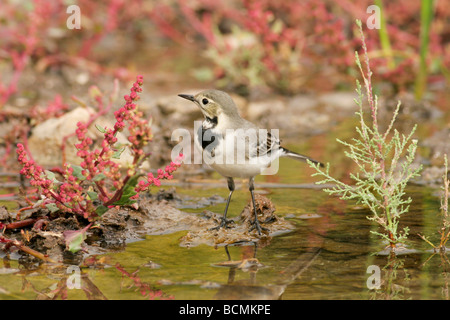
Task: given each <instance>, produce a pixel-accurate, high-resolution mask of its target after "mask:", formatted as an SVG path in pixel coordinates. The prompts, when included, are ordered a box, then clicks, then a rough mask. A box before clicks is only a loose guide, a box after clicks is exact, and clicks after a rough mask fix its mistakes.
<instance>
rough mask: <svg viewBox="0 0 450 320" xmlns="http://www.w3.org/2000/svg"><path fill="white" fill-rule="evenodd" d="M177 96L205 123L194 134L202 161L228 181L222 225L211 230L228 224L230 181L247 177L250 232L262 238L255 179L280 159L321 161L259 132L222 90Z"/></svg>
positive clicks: (274, 136)
mask: <svg viewBox="0 0 450 320" xmlns="http://www.w3.org/2000/svg"><path fill="white" fill-rule="evenodd" d="M178 96H180V97H182V98H184V99H187V100H190V101H192V102H194V103H195V104H196V105H197V106H199V107H200V110H201V111H202V113H203V115H204V116H205V120H204V121H203V123H202V126H201V127H200V128H199V130H198V131H197V132H195V133H194V134H195V145H196V147H198V148H200V150H201V151H202V154H203V160H204V161H205V162H206V163H207V164H208V165H209V166H210V167H211V168H213V169H214V170H216V171H217V172H218V173H220V174H221V175H222V176H224V177H226V178H227V182H228V189H229V190H230V193H229V195H228V199H227V203H226V206H225V212H224V214H223V218H222V221H221V223H220V224H219V225H218V226H217V227H216V228H213V229H217V230H218V229H220V228H221V227H227V223H228V222H229V221H228V220H227V219H226V218H227V211H228V206H229V204H230V200H231V195H232V194H233V191H234V180H233V178H248V179H249V190H250V194H251V196H252V203H253V209H254V215H255V218H254V221H253V226H252V227H251V229H250V231H251V230H253V229H256V230H257V231H258V234H259V235H261V229H262V228H261V226H260V223H259V221H258V217H257V213H256V206H255V197H254V195H253V190H254V177H255V176H256V175H258V174H261V173H262V171H263V170H264V169H267V168H268V167H269V166H270V165H271V163H272V162H273V161H274V160H276V159H278V158H279V157H290V158H294V159H297V160H303V161H306V160H310V161H312V162H314V163H319V164H320V162H318V161H316V160H313V159H311V158H309V157H307V156H304V155H301V154H298V153H295V152H292V151H289V150H287V149H286V148H283V147H282V146H281V145H280V140H279V139H278V137H277V135H274V134H272V132H268V131H267V130H261V129H259V128H258V127H257V126H255V125H254V124H253V123H251V122H249V121H247V120H245V119H243V118H242V117H241V116H240V115H239V112H238V109H237V107H236V104H235V103H234V101H233V99H232V98H231V97H230V96H229V95H228V94H227V93H225V92H223V91H219V90H205V91H202V92H200V93H198V94H196V95H189V94H179V95H178ZM205 151H206V152H205Z"/></svg>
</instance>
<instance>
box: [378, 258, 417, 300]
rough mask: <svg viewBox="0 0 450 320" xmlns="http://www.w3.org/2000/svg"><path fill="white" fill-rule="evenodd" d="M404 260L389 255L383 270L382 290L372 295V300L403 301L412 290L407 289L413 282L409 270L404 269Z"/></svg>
mask: <svg viewBox="0 0 450 320" xmlns="http://www.w3.org/2000/svg"><path fill="white" fill-rule="evenodd" d="M403 266H404V260H403V259H399V258H398V257H396V256H394V255H389V257H388V261H387V264H386V265H385V266H384V268H383V271H384V272H383V274H382V277H381V287H380V289H377V290H373V291H371V293H370V298H371V299H372V300H403V299H405V294H406V293H409V292H410V290H409V288H408V287H407V284H408V282H409V281H410V280H411V278H410V276H409V274H408V272H407V270H406V269H405V268H404V267H403Z"/></svg>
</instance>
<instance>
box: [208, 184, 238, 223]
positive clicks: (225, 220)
mask: <svg viewBox="0 0 450 320" xmlns="http://www.w3.org/2000/svg"><path fill="white" fill-rule="evenodd" d="M227 182H228V190H230V194H229V195H228V199H227V204H226V205H225V212H224V213H223V217H222V218H221V220H222V221H221V222H220V224H219V225H218V226H217V227H214V228H211V229H210V230H219V229H220V228H223V227H225V228H226V227H228V226H227V224H228V223H230V222H232V220H227V212H228V206H229V205H230V200H231V195H232V194H233V191H234V180H233V178H231V177H228V178H227Z"/></svg>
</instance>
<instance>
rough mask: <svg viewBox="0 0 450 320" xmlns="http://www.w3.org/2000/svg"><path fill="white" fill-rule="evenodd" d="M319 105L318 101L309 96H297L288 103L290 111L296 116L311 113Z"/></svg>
mask: <svg viewBox="0 0 450 320" xmlns="http://www.w3.org/2000/svg"><path fill="white" fill-rule="evenodd" d="M317 105H318V101H317V99H315V98H313V97H310V96H307V95H296V96H294V97H292V98H290V99H289V101H288V103H287V107H288V110H289V111H290V112H293V113H295V114H299V113H303V112H306V111H311V110H312V109H314V108H316V107H317Z"/></svg>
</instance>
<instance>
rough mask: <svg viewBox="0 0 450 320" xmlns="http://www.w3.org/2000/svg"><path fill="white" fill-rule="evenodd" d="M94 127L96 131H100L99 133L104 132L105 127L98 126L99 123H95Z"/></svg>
mask: <svg viewBox="0 0 450 320" xmlns="http://www.w3.org/2000/svg"><path fill="white" fill-rule="evenodd" d="M95 127H96V128H97V130H98V131H100V132H101V133H106V130H105V128H102V127H100V126H99V125H97V124H96V125H95Z"/></svg>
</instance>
